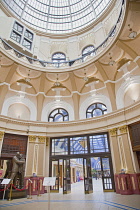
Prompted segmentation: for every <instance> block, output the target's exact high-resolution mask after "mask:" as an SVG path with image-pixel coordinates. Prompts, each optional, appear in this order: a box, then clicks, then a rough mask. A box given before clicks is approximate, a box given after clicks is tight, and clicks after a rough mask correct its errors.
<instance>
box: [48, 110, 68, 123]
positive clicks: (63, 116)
mask: <svg viewBox="0 0 140 210" xmlns="http://www.w3.org/2000/svg"><path fill="white" fill-rule="evenodd" d="M50 118H52V119H53V122H62V121H68V120H69V115H68V112H67V111H66V110H65V109H62V108H58V109H54V110H53V111H52V112H51V113H50V115H49V117H48V121H49V122H50ZM51 122H52V121H51Z"/></svg>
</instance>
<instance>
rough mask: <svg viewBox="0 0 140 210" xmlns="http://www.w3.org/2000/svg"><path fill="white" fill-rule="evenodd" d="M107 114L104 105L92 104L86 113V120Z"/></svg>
mask: <svg viewBox="0 0 140 210" xmlns="http://www.w3.org/2000/svg"><path fill="white" fill-rule="evenodd" d="M103 114H107V108H106V106H105V105H104V104H102V103H94V104H91V105H90V106H89V107H88V108H87V111H86V118H92V117H97V116H101V115H103Z"/></svg>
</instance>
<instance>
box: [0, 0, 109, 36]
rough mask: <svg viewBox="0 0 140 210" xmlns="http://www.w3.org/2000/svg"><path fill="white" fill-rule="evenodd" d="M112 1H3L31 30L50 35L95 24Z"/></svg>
mask: <svg viewBox="0 0 140 210" xmlns="http://www.w3.org/2000/svg"><path fill="white" fill-rule="evenodd" d="M111 1H112V0H34V1H32V0H3V2H4V3H5V4H6V6H7V7H8V8H9V9H10V10H11V11H12V12H13V13H14V15H15V16H17V17H18V18H19V19H21V20H22V21H23V22H25V23H26V24H28V25H29V26H31V27H33V28H35V29H37V30H40V31H43V32H47V33H55V34H58V33H59V34H63V33H70V32H74V31H77V30H79V29H82V28H84V27H86V26H87V25H89V24H91V23H92V22H93V21H95V20H96V19H97V18H98V17H99V16H100V15H101V14H102V12H103V11H104V10H105V9H106V8H107V7H108V5H109V3H110V2H111Z"/></svg>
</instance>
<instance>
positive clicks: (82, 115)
mask: <svg viewBox="0 0 140 210" xmlns="http://www.w3.org/2000/svg"><path fill="white" fill-rule="evenodd" d="M98 102H99V103H103V104H105V105H106V107H107V113H109V112H112V107H111V103H110V100H109V98H108V97H107V96H105V95H95V96H90V97H88V98H87V99H86V100H85V101H84V102H83V103H82V104H81V106H80V110H79V116H80V119H85V118H86V110H87V108H88V107H89V106H90V105H91V104H93V103H98Z"/></svg>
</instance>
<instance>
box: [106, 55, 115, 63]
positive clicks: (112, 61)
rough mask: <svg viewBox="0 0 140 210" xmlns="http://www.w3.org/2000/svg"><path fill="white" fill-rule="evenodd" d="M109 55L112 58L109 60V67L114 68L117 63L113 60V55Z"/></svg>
mask: <svg viewBox="0 0 140 210" xmlns="http://www.w3.org/2000/svg"><path fill="white" fill-rule="evenodd" d="M109 55H110V58H109V59H110V60H109V62H108V65H109V66H113V65H114V64H115V61H114V60H113V59H112V56H111V53H109Z"/></svg>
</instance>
